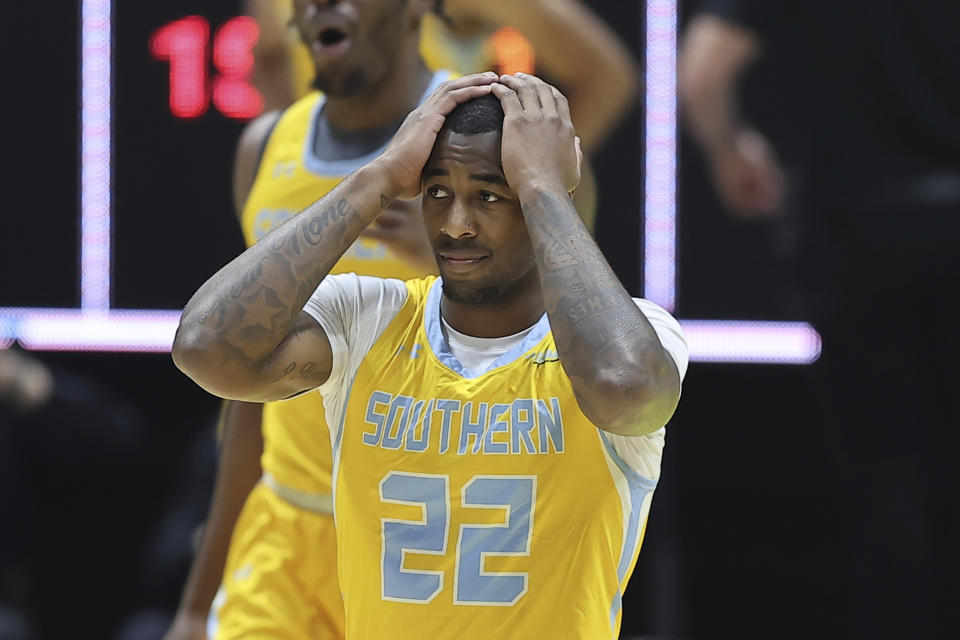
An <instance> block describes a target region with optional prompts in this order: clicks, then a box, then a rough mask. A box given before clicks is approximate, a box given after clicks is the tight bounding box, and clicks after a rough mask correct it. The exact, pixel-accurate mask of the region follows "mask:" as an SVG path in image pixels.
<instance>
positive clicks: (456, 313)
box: [440, 270, 545, 338]
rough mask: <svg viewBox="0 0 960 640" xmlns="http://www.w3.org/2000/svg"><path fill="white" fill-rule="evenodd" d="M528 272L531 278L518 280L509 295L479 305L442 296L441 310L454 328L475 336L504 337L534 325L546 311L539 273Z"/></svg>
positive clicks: (444, 317) (447, 321)
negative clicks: (516, 285)
mask: <svg viewBox="0 0 960 640" xmlns="http://www.w3.org/2000/svg"><path fill="white" fill-rule="evenodd" d="M531 275H532V276H533V278H532V281H531V282H528V283H521V286H520V287H518V288H517V289H515V290H514V291H513V292H511V295H509V296H506V297H504V298H503V299H501V300H496V301H491V302H489V303H484V304H481V305H476V304H465V303H462V302H454V301H453V300H451V299H450V298H448V297H447V296H443V298H442V300H441V302H440V313H441V315H442V316H443V319H444V320H445V321H446V323H447V324H448V325H450V326H451V327H453V328H454V329H455V330H456V331H458V332H459V333H462V334H464V335H468V336H473V337H475V338H503V337H505V336H512V335H514V334H517V333H520V332H521V331H523V330H524V329H529V328H530V327H532V326H533V325H535V324H536V323H537V321H538V320H539V319H540V317H541V316H542V315H543V313H544V311H545V308H544V306H543V294H542V293H541V291H540V280H539V276H538V275H537V273H536V271H535V270H533V271H532V273H531ZM524 285H525V286H524Z"/></svg>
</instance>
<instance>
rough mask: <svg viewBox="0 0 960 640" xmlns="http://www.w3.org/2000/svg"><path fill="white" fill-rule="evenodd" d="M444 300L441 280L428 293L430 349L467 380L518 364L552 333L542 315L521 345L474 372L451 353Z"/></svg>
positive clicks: (427, 316)
mask: <svg viewBox="0 0 960 640" xmlns="http://www.w3.org/2000/svg"><path fill="white" fill-rule="evenodd" d="M442 298H443V280H442V279H440V278H437V280H436V282H434V283H433V285H432V286H431V287H430V293H429V294H427V306H426V309H425V310H424V319H423V324H424V328H425V330H426V332H427V342H428V343H429V344H430V350H431V351H433V353H434V355H436V356H437V359H438V360H439V361H440V362H441V363H443V365H444V366H445V367H447V368H448V369H450V370H451V371H453V372H454V373H456V374H457V375H459V376H461V377H463V378H467V379H473V378H479V377H480V376H482V375H484V374H485V373H487V372H489V371H493V370H494V369H497V368H499V367H502V366H504V365H506V364H510V363H511V362H514V361H516V360H517V359H518V358H520V356H522V355H523V354H524V353H526V352H527V351H529V350H530V349H532V348H533V347H534V345H536V344H537V343H539V342H540V341H541V340H543V338H544V336H546V335H547V333H548V332H549V331H550V322H549V321H548V320H547V314H545V313H544V314H543V315H542V316H540V319H539V320H538V321H537V324H535V325H534V326H533V330H532V331H530V333H529V334H527V337H526V338H524V339H523V341H522V342H520V343H519V344H518V345H517V346H515V347H514V348H513V349H510V350H509V351H507V352H506V353H505V354H503V355H502V356H500V357H499V358H497V359H496V360H494V361H493V362H492V363H491V364H490V366H488V367H487V368H486V369H484V370H483V371H471V370H470V369H467V368H466V367H464V366H463V365H462V364H460V361H459V360H457V357H456V356H455V355H453V352H452V351H450V345H449V344H447V339H446V338H445V337H444V335H443V329H442V327H441V319H440V301H441V299H442Z"/></svg>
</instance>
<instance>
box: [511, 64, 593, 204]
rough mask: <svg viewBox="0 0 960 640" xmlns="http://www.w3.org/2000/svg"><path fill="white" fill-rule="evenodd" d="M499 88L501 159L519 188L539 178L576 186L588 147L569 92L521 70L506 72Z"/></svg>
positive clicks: (546, 182) (543, 182)
mask: <svg viewBox="0 0 960 640" xmlns="http://www.w3.org/2000/svg"><path fill="white" fill-rule="evenodd" d="M493 93H494V95H496V96H497V97H498V98H499V99H500V103H501V104H502V105H503V114H504V120H503V141H502V143H501V163H502V165H503V173H504V175H505V176H506V178H507V182H509V183H510V186H511V187H513V189H514V190H518V189H520V188H521V187H523V186H526V185H530V184H535V183H536V184H541V185H549V186H557V187H562V188H563V189H565V190H566V191H568V192H572V191H574V190H575V189H576V188H577V185H578V184H580V167H581V165H582V163H583V152H582V151H581V150H580V139H579V138H577V137H576V134H575V132H574V128H573V121H572V120H571V119H570V107H569V105H568V104H567V99H566V98H565V97H564V96H563V94H562V93H560V91H558V90H557V89H556V88H555V87H553V86H551V85H549V84H547V83H546V82H544V81H543V80H541V79H540V78H537V77H536V76H531V75H526V74H519V73H518V74H516V75H512V76H511V75H503V76H500V81H499V82H498V83H497V84H495V85H493Z"/></svg>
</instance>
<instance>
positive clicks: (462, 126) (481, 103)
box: [443, 93, 503, 136]
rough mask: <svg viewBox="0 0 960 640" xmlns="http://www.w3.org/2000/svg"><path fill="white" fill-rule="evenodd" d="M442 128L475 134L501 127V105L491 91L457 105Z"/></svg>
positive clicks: (465, 133)
mask: <svg viewBox="0 0 960 640" xmlns="http://www.w3.org/2000/svg"><path fill="white" fill-rule="evenodd" d="M443 128H444V129H447V130H449V131H452V132H453V133H462V134H464V135H471V136H472V135H475V134H478V133H490V132H491V131H500V130H501V129H503V105H501V104H500V99H499V98H497V96H495V95H493V94H492V93H490V94H487V95H485V96H482V97H480V98H474V99H473V100H470V101H468V102H464V103H463V104H460V105H457V108H456V109H454V110H453V111H452V112H451V113H450V115H448V116H447V120H446V122H444V123H443Z"/></svg>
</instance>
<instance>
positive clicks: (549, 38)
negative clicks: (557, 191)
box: [444, 0, 640, 154]
mask: <svg viewBox="0 0 960 640" xmlns="http://www.w3.org/2000/svg"><path fill="white" fill-rule="evenodd" d="M444 7H445V11H446V13H447V14H448V15H449V16H450V18H451V20H452V21H453V22H454V24H456V23H457V22H459V21H461V20H470V19H473V20H484V21H487V22H491V23H495V24H498V25H509V26H511V27H514V28H516V29H517V30H518V31H520V32H521V33H522V34H523V35H524V36H525V37H526V38H527V39H528V40H529V41H530V43H531V44H532V45H533V49H534V52H535V54H536V64H537V70H538V73H543V74H544V75H546V76H548V77H549V78H550V79H551V81H553V82H555V83H556V84H557V85H558V86H559V87H561V88H562V90H563V93H564V95H565V96H567V99H568V100H569V102H570V113H571V115H572V117H573V123H574V125H575V126H576V128H577V135H579V136H580V140H581V142H582V144H583V150H584V152H586V153H587V154H591V153H593V152H595V151H596V150H597V149H598V148H599V147H600V146H601V145H602V144H603V141H604V140H605V139H606V138H607V136H608V135H609V134H610V133H611V132H612V131H613V130H614V129H615V128H616V126H617V125H618V124H619V123H620V120H621V119H622V118H623V116H624V115H625V114H626V112H627V111H628V110H629V108H630V107H631V106H633V104H634V102H635V101H636V99H637V87H638V84H639V82H638V79H639V73H640V72H639V68H638V66H637V63H636V61H635V60H634V59H633V56H632V55H631V54H630V51H629V50H628V49H627V47H626V46H625V45H624V43H623V42H622V41H621V40H620V38H619V37H618V36H617V34H616V33H614V31H613V30H612V29H611V28H610V27H609V26H608V25H607V24H605V23H604V22H603V20H601V19H600V18H599V17H598V16H597V15H596V14H595V13H594V12H593V11H592V10H591V9H590V8H589V7H588V6H587V5H586V4H584V3H583V2H580V0H511V1H510V2H495V1H491V0H446V2H445V4H444Z"/></svg>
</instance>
